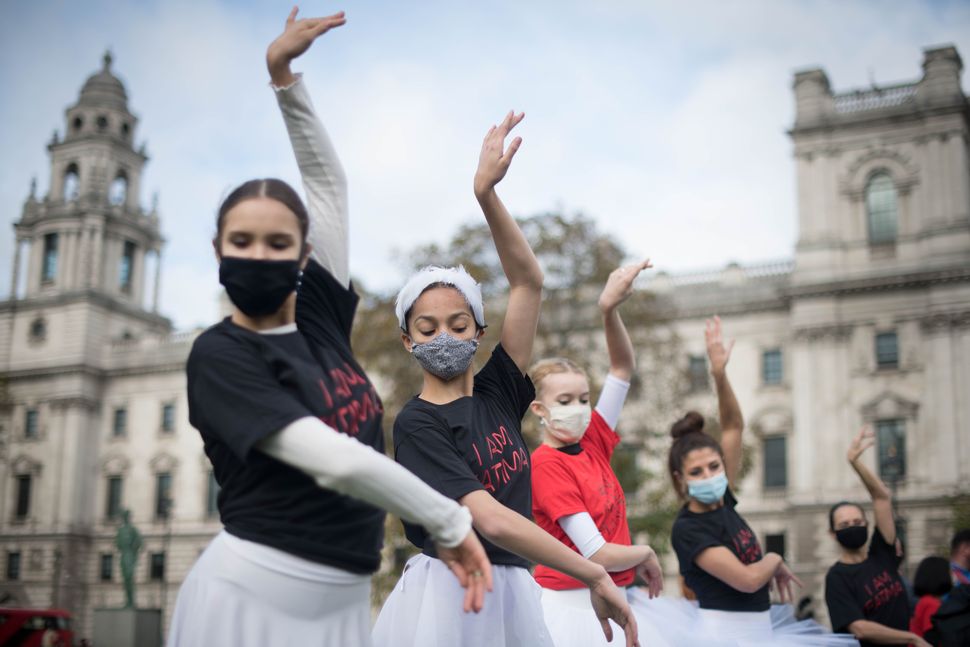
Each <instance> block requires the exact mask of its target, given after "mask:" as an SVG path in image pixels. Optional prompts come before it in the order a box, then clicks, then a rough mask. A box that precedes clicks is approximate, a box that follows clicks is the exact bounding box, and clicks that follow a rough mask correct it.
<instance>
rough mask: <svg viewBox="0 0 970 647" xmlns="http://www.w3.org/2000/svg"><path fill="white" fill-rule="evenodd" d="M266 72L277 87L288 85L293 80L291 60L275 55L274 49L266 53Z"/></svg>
mask: <svg viewBox="0 0 970 647" xmlns="http://www.w3.org/2000/svg"><path fill="white" fill-rule="evenodd" d="M266 70H267V71H268V72H269V76H270V79H272V81H273V84H274V85H276V86H281V85H288V84H289V83H291V82H292V80H293V72H292V71H291V70H290V59H288V58H286V57H284V56H279V55H276V54H274V53H273V48H272V47H270V49H269V51H267V52H266Z"/></svg>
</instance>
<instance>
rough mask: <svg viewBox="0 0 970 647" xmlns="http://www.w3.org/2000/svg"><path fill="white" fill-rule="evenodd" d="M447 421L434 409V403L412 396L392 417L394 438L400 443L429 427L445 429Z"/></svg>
mask: <svg viewBox="0 0 970 647" xmlns="http://www.w3.org/2000/svg"><path fill="white" fill-rule="evenodd" d="M447 428H448V424H447V422H446V421H445V420H444V418H442V417H441V416H440V415H439V414H438V412H437V411H435V409H434V405H432V404H429V403H427V402H422V401H421V399H419V398H417V397H414V398H411V399H410V400H408V401H407V403H405V405H404V407H402V408H401V411H400V413H398V414H397V417H396V418H395V419H394V440H395V443H397V444H400V443H401V442H402V441H404V440H406V439H407V438H409V437H410V436H413V435H415V434H419V433H421V432H422V431H426V430H429V429H433V430H441V431H446V430H447Z"/></svg>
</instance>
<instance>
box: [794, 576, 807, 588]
mask: <svg viewBox="0 0 970 647" xmlns="http://www.w3.org/2000/svg"><path fill="white" fill-rule="evenodd" d="M791 579H792V582H794V583H795V584H797V585H798V588H802V587H803V586H805V585H804V584H802V581H801V580H800V579H798V576H797V575H795V574H794V573H792V575H791Z"/></svg>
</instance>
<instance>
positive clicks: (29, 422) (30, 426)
mask: <svg viewBox="0 0 970 647" xmlns="http://www.w3.org/2000/svg"><path fill="white" fill-rule="evenodd" d="M37 419H38V416H37V409H27V413H26V414H25V415H24V438H37V436H38V435H39V432H40V430H39V429H38V427H37Z"/></svg>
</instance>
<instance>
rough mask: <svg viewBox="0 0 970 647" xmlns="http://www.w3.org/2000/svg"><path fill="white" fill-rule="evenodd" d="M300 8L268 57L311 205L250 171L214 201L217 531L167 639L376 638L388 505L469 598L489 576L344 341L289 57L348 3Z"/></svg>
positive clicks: (345, 288)
mask: <svg viewBox="0 0 970 647" xmlns="http://www.w3.org/2000/svg"><path fill="white" fill-rule="evenodd" d="M295 13H296V10H295V9H294V11H293V13H292V14H291V15H290V18H289V19H288V20H287V25H286V30H285V31H284V33H283V35H282V36H280V37H279V38H278V39H277V40H276V41H274V43H273V44H272V45H271V46H270V48H269V52H268V54H267V63H268V66H269V71H270V76H271V77H272V79H273V84H274V86H276V88H277V91H278V93H277V97H278V101H279V103H280V107H281V110H282V112H283V116H284V120H285V121H286V125H287V128H288V130H289V131H290V136H291V139H292V140H293V144H294V149H295V150H296V151H297V160H298V163H299V164H300V167H301V170H303V173H304V178H305V179H306V180H307V190H308V191H307V192H308V195H309V197H310V210H309V213H308V212H307V209H305V208H304V206H303V203H302V201H301V200H300V198H299V196H298V195H297V194H296V193H295V192H294V191H293V189H292V188H290V187H289V186H288V185H287V184H285V183H284V182H282V181H280V180H275V179H265V180H251V181H249V182H246V183H244V184H242V185H241V186H239V187H238V188H236V189H235V190H234V191H233V192H232V193H230V194H229V196H228V197H227V198H226V199H225V201H224V202H223V203H222V206H221V207H220V209H219V216H218V220H217V227H216V236H215V239H214V240H213V246H214V248H215V252H216V257H217V258H218V260H219V263H220V265H219V278H220V282H221V283H222V284H223V285H224V286H225V287H226V290H227V292H228V294H229V298H230V299H231V300H232V303H233V306H234V307H233V312H232V316H230V317H228V318H227V319H225V320H224V321H222V322H221V323H218V324H216V325H215V326H213V327H211V328H209V329H208V330H206V331H205V332H203V333H202V334H201V335H200V336H199V337H198V338H197V339H196V341H195V343H194V344H193V347H192V352H191V354H190V356H189V360H188V364H187V367H186V372H187V378H188V398H189V418H190V420H191V422H192V424H193V425H194V426H195V427H196V428H197V429H198V430H199V433H200V434H201V435H202V440H203V443H204V446H205V452H206V454H207V456H208V457H209V459H210V460H211V462H212V466H213V470H214V472H215V477H216V480H217V481H218V482H219V485H220V486H221V490H220V493H219V501H218V503H219V514H220V517H221V519H222V522H223V524H224V526H225V530H224V531H223V532H222V533H220V534H219V535H218V536H217V537H216V538H215V539H214V540H213V541H212V543H211V544H210V545H209V546H208V547H207V548H206V550H205V552H204V553H203V554H202V555H201V556H200V557H199V559H198V561H197V562H196V564H195V565H194V566H193V568H192V570H191V572H190V573H189V575H188V576H187V577H186V579H185V581H184V583H183V585H182V588H181V590H180V592H179V597H178V602H177V604H176V609H175V612H174V617H173V621H172V627H171V630H170V632H169V637H168V644H169V645H170V646H180V647H213V646H217V647H218V646H221V645H225V646H227V647H228V646H230V645H231V646H233V647H239V646H240V645H242V646H252V647H256V646H259V647H266V646H267V645H269V646H273V645H279V646H280V647H283V646H287V647H288V646H290V645H296V644H300V645H320V646H324V645H333V646H335V647H336V646H344V645H368V644H370V612H369V602H370V595H369V590H370V575H371V573H373V572H374V571H375V570H376V569H377V567H378V565H379V560H380V549H381V544H382V540H383V533H384V513H383V511H382V510H381V508H384V509H387V510H391V511H393V512H394V513H395V514H398V515H401V516H402V517H403V518H406V519H409V520H411V521H413V522H415V523H420V524H422V525H423V526H424V527H425V528H427V529H428V532H429V533H430V535H431V537H432V538H433V541H434V542H435V545H436V546H437V548H438V550H439V551H440V552H441V553H442V554H443V555H445V556H447V559H448V563H449V565H451V566H452V570H453V571H454V572H455V574H456V575H458V577H459V579H460V581H461V585H460V586H466V587H467V593H466V595H465V597H464V604H465V609H466V611H467V610H470V609H474V610H476V611H478V610H480V609H481V606H482V599H483V596H484V592H485V589H486V588H487V587H488V586H489V585H490V576H491V568H490V565H489V563H488V560H487V558H486V556H485V553H484V550H483V549H482V547H481V545H480V543H479V541H478V540H477V538H476V536H475V534H474V533H473V532H471V516H470V514H469V512H468V511H467V509H463V508H462V507H460V506H459V505H457V504H456V503H455V502H454V501H452V500H450V499H448V498H447V497H444V496H442V495H440V494H438V493H437V492H435V491H434V490H433V489H431V488H430V487H428V486H427V485H425V484H424V483H423V482H422V481H421V480H420V479H418V478H417V477H415V476H414V475H412V474H410V473H409V472H407V471H406V470H404V469H402V468H401V467H400V466H398V465H396V464H395V463H394V462H393V461H391V460H389V459H388V458H387V457H386V456H385V455H384V454H383V434H382V432H381V417H382V414H383V409H382V406H381V402H380V399H379V398H378V396H377V393H376V392H375V391H374V388H373V386H372V385H371V383H370V381H369V380H368V379H367V377H366V375H365V374H364V371H363V370H362V369H361V367H360V365H359V364H358V363H357V362H356V361H355V359H354V357H353V354H352V352H351V348H350V332H351V327H352V325H353V319H354V311H355V309H356V306H357V300H358V298H357V295H356V294H355V292H354V290H353V288H352V287H351V285H350V282H349V277H348V267H347V262H346V260H347V250H346V244H347V241H346V231H347V218H346V181H345V179H344V177H343V172H342V170H341V168H340V163H339V161H338V160H337V158H336V156H335V154H333V150H332V146H330V143H329V139H328V138H327V135H326V132H325V131H324V130H323V127H322V125H320V123H319V121H318V120H317V119H316V117H315V115H314V114H313V108H312V105H311V104H310V102H309V98H308V97H307V95H306V91H305V89H304V88H303V87H302V84H301V83H300V82H299V80H298V79H297V78H295V77H294V76H293V75H292V74H291V73H290V70H289V63H290V61H291V60H292V59H293V58H295V57H296V56H299V55H300V54H301V53H303V52H304V51H305V50H306V49H307V48H308V47H309V46H310V44H311V43H312V42H313V40H314V39H315V38H316V37H317V36H319V35H320V34H322V33H324V32H326V31H327V30H328V29H330V28H332V27H336V26H339V25H341V24H343V16H342V15H341V14H338V15H336V16H331V17H329V18H325V19H316V20H303V21H296V20H295ZM311 150H312V151H313V154H309V153H308V151H311ZM459 590H460V589H459ZM453 603H454V604H455V605H456V607H457V606H458V604H459V602H458V600H457V599H453Z"/></svg>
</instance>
